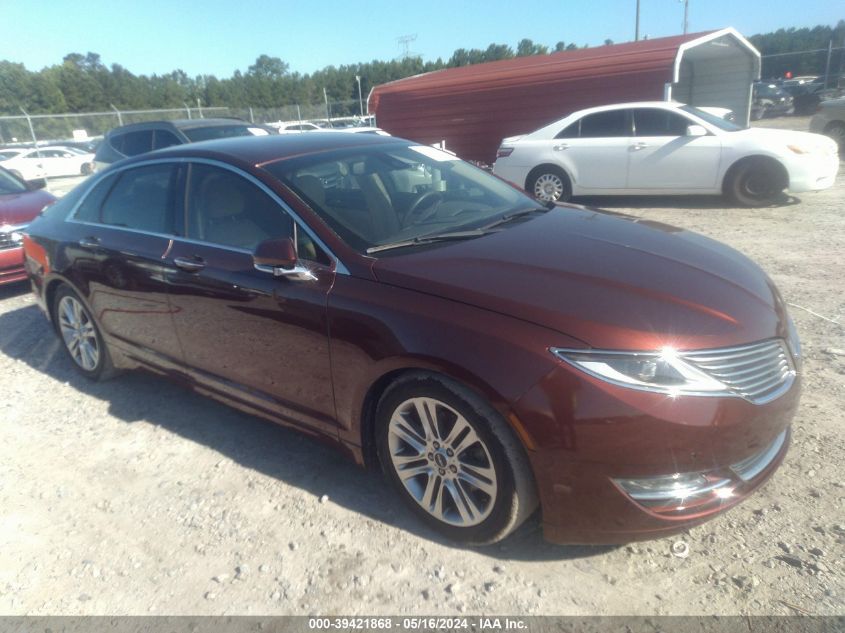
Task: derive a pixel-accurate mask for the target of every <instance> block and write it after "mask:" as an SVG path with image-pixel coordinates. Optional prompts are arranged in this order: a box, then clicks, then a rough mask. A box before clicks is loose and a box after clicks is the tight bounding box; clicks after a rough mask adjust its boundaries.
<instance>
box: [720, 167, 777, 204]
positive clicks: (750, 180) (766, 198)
mask: <svg viewBox="0 0 845 633" xmlns="http://www.w3.org/2000/svg"><path fill="white" fill-rule="evenodd" d="M786 186H787V183H786V181H785V178H784V174H783V170H782V168H780V166H779V165H777V164H775V163H773V162H771V161H762V160H761V161H757V160H750V161H748V162H746V163H744V164H741V165H739V167H737V168H736V169H735V170H734V172H733V174H732V175H731V176H730V179H729V181H728V183H727V186H726V188H725V189H726V193H727V194H728V196H729V197H730V198H731V199H732V200H733V201H734V202H736V203H737V204H739V205H741V206H743V207H762V206H768V205H770V204H774V203H776V202H778V201H779V200H780V199H781V198H782V197H783V190H784V189H786Z"/></svg>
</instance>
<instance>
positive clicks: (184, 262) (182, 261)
mask: <svg viewBox="0 0 845 633" xmlns="http://www.w3.org/2000/svg"><path fill="white" fill-rule="evenodd" d="M173 263H174V265H175V266H176V268H181V269H182V270H184V271H186V272H189V273H196V272H199V271H201V270H202V269H203V268H205V262H204V261H202V260H199V259H190V258H188V257H177V258H176V259H174V260H173Z"/></svg>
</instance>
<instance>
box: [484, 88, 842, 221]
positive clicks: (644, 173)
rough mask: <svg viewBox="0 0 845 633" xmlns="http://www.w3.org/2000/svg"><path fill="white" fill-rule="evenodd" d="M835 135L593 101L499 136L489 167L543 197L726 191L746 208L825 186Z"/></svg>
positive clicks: (832, 173)
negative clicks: (742, 124) (591, 104)
mask: <svg viewBox="0 0 845 633" xmlns="http://www.w3.org/2000/svg"><path fill="white" fill-rule="evenodd" d="M838 169H839V157H838V155H837V147H836V143H834V142H833V141H832V140H830V139H829V138H827V137H824V136H821V135H819V134H810V133H808V132H792V131H789V130H774V129H766V128H742V127H740V126H738V125H736V124H734V123H731V122H730V121H726V120H725V119H723V118H720V117H718V116H714V115H713V114H712V113H709V112H706V111H704V110H700V109H698V108H694V107H692V106H687V105H683V104H680V103H671V102H662V101H657V102H642V103H622V104H617V105H611V106H602V107H598V108H590V109H588V110H581V111H579V112H575V113H573V114H571V115H569V116H568V117H566V118H564V119H561V120H559V121H556V122H554V123H552V124H550V125H547V126H545V127H543V128H540V129H539V130H537V131H536V132H532V133H531V134H526V135H525V136H519V137H512V138H506V139H504V140H503V141H502V144H501V146H500V147H499V150H498V152H497V157H496V163H495V164H494V166H493V172H494V173H495V174H497V175H498V176H500V177H502V178H504V179H505V180H508V181H510V182H512V183H514V184H516V185H517V186H519V187H522V188H524V189H525V190H526V191H527V192H528V193H530V194H532V195H534V196H535V197H537V198H539V199H541V200H553V201H557V200H567V199H568V198H570V197H571V196H582V195H637V194H649V195H653V194H667V195H685V194H726V195H728V196H730V197H731V198H732V199H733V200H734V201H735V202H737V203H739V204H741V205H744V206H760V205H766V204H771V203H773V202H775V201H776V200H777V199H778V198H779V197H780V195H781V194H782V192H783V191H784V189H788V190H789V191H792V192H795V193H798V192H802V191H815V190H819V189H825V188H827V187H830V186H831V185H832V184H833V181H834V178H835V177H836V172H837V170H838Z"/></svg>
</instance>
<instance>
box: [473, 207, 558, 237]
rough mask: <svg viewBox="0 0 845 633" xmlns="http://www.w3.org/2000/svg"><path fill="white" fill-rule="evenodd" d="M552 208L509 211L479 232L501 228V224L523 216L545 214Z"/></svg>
mask: <svg viewBox="0 0 845 633" xmlns="http://www.w3.org/2000/svg"><path fill="white" fill-rule="evenodd" d="M553 208H554V206H552V207H547V206H542V207H530V208H528V209H520V210H519V211H511V212H510V213H505V215H503V216H502V217H500V218H499V219H498V220H494V221H493V222H491V223H490V224H485V225H484V226H482V227H481V228H480V229H479V230H480V231H488V230H490V229H492V228H494V227H497V226H501V225H503V224H507V223H508V222H511V221H512V220H515V219H517V218H521V217H522V216H524V215H530V214H532V213H546V211H550V210H551V209H553Z"/></svg>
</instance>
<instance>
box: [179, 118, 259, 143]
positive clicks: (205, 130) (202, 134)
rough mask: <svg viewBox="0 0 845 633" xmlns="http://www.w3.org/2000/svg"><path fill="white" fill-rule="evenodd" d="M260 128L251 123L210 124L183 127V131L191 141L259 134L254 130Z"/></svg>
mask: <svg viewBox="0 0 845 633" xmlns="http://www.w3.org/2000/svg"><path fill="white" fill-rule="evenodd" d="M259 129H260V128H255V127H251V126H249V125H240V124H237V123H235V124H233V125H210V126H208V127H192V128H188V129H183V130H182V133H183V134H184V135H185V136H187V137H188V138H189V139H191V141H193V142H197V141H210V140H212V139H216V138H229V137H231V136H259V134H257V133H256V132H255V131H254V130H259ZM262 131H263V130H262Z"/></svg>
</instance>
